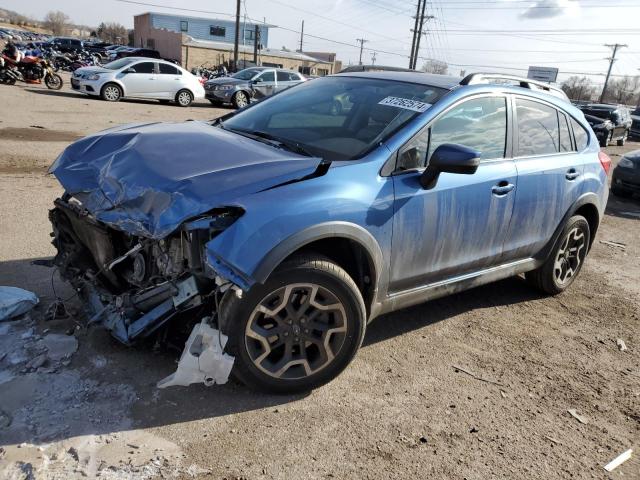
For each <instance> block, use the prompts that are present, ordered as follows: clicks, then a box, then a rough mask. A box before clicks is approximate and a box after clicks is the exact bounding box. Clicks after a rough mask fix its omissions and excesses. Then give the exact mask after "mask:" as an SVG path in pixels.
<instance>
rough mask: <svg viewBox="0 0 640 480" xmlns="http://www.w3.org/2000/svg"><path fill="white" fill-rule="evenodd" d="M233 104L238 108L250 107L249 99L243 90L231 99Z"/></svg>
mask: <svg viewBox="0 0 640 480" xmlns="http://www.w3.org/2000/svg"><path fill="white" fill-rule="evenodd" d="M231 103H233V106H234V107H236V108H244V107H246V106H247V105H249V97H247V94H246V93H244V92H243V91H242V90H240V91H239V92H236V93H235V95H234V96H233V97H232V98H231Z"/></svg>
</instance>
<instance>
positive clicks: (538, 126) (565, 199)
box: [505, 96, 586, 259]
mask: <svg viewBox="0 0 640 480" xmlns="http://www.w3.org/2000/svg"><path fill="white" fill-rule="evenodd" d="M513 101H514V103H515V105H514V108H513V111H514V113H515V121H516V125H517V127H516V128H515V129H514V130H515V139H514V157H515V163H516V168H517V170H518V193H517V195H516V203H515V206H514V210H513V219H512V220H511V226H510V227H509V234H508V237H507V240H506V242H505V258H506V259H519V258H529V257H533V256H535V255H536V254H537V253H538V252H540V250H541V249H542V248H543V247H544V246H545V245H546V244H547V242H548V241H549V239H551V238H552V236H553V233H554V232H555V230H556V228H558V226H559V225H560V223H561V222H562V219H563V217H564V215H565V213H566V212H567V211H568V210H569V207H570V206H571V205H572V204H573V203H574V202H575V201H576V200H577V198H578V196H579V195H580V185H581V181H580V180H581V176H582V175H583V172H584V167H583V161H582V160H581V159H580V154H579V153H577V152H576V143H575V139H574V138H573V134H572V128H579V129H582V127H581V126H580V125H579V124H578V122H577V121H575V120H573V119H572V118H571V117H570V116H569V115H568V114H567V113H566V112H563V111H562V110H558V109H557V108H556V107H554V106H553V105H551V104H548V103H546V102H543V101H541V100H537V99H535V100H534V99H532V98H527V97H520V96H518V97H515V98H513ZM572 124H573V125H574V126H573V127H571V125H572ZM583 133H584V130H583ZM585 146H586V145H585Z"/></svg>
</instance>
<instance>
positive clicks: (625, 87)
mask: <svg viewBox="0 0 640 480" xmlns="http://www.w3.org/2000/svg"><path fill="white" fill-rule="evenodd" d="M639 93H640V77H629V76H624V77H622V78H616V79H615V80H611V81H609V85H608V86H607V92H606V95H605V98H604V101H605V102H607V101H608V102H612V103H620V104H623V105H635V104H636V103H637V98H638V94H639Z"/></svg>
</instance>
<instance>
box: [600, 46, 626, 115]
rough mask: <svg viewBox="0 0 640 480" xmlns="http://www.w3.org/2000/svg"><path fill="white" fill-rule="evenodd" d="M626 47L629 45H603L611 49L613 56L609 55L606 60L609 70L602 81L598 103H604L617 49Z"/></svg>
mask: <svg viewBox="0 0 640 480" xmlns="http://www.w3.org/2000/svg"><path fill="white" fill-rule="evenodd" d="M628 46H629V45H622V44H620V43H615V44H613V45H611V44H607V45H605V47H609V48H613V54H612V55H611V57H610V58H607V60H609V70H607V76H606V78H605V79H604V86H603V87H602V94H600V103H604V96H605V94H606V93H607V84H608V83H609V77H610V76H611V68H612V67H613V62H615V61H616V53H618V49H619V48H624V47H628Z"/></svg>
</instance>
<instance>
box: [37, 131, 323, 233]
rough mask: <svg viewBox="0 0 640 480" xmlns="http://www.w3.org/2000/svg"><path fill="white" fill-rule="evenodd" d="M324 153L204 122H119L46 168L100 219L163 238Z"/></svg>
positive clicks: (304, 168) (296, 172)
mask: <svg viewBox="0 0 640 480" xmlns="http://www.w3.org/2000/svg"><path fill="white" fill-rule="evenodd" d="M320 163H321V160H320V159H318V158H310V157H304V156H301V155H297V154H294V153H291V152H288V151H286V150H281V149H277V148H273V147H272V146H269V145H265V144H262V143H259V142H256V141H254V140H251V139H248V138H245V137H242V136H239V135H236V134H233V133H231V132H228V131H225V130H223V129H221V128H216V127H213V126H211V125H210V124H208V123H204V122H183V123H152V124H142V125H129V126H124V127H119V128H115V129H111V130H107V131H105V132H101V133H98V134H95V135H91V136H89V137H86V138H84V139H82V140H79V141H77V142H75V143H74V144H72V145H70V146H69V147H67V148H66V149H65V150H64V152H63V153H62V154H61V155H60V156H59V157H58V159H57V160H56V161H55V162H54V164H53V165H52V166H51V168H50V170H49V171H50V173H53V174H54V175H55V176H56V178H57V179H58V180H59V181H60V183H61V184H62V186H63V187H64V188H65V190H66V191H67V193H69V194H70V195H72V196H74V197H75V198H77V199H78V200H80V201H81V202H82V204H83V206H84V207H85V208H86V209H87V210H88V211H89V212H90V213H91V214H92V215H93V216H94V217H95V218H96V219H97V220H99V221H101V222H104V223H106V224H108V225H110V226H112V227H114V228H117V229H119V230H122V231H125V232H127V233H130V234H132V235H139V236H144V237H148V238H154V239H160V238H163V237H165V236H167V235H168V234H169V233H171V232H172V231H174V230H175V229H176V228H178V227H179V226H180V225H181V224H182V223H183V222H184V221H185V220H188V219H189V218H193V217H194V216H197V215H199V214H202V213H205V212H208V211H209V210H212V209H213V208H217V207H225V206H230V205H235V204H236V203H235V202H236V199H238V198H241V197H243V196H245V195H248V194H252V193H255V192H259V191H262V190H265V189H268V188H270V187H273V186H274V185H279V184H282V183H285V182H289V181H294V180H297V179H300V178H303V177H306V176H308V175H311V174H313V172H315V171H316V169H317V167H318V165H319V164H320Z"/></svg>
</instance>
